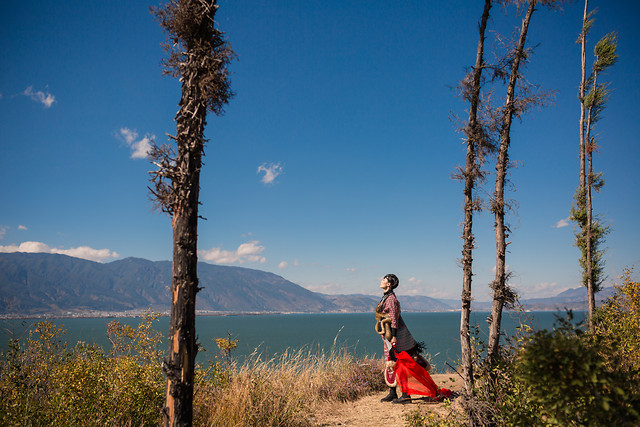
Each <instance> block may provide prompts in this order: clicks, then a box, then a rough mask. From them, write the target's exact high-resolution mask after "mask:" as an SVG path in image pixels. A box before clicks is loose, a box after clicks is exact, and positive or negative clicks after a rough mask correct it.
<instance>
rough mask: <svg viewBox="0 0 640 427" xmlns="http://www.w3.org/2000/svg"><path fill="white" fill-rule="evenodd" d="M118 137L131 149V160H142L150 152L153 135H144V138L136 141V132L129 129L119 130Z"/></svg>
mask: <svg viewBox="0 0 640 427" xmlns="http://www.w3.org/2000/svg"><path fill="white" fill-rule="evenodd" d="M119 136H120V138H121V139H123V140H124V142H126V143H127V145H128V146H129V148H131V158H132V159H144V158H146V157H147V156H148V155H149V151H151V141H153V140H154V139H155V138H156V136H155V135H149V134H147V135H145V136H144V138H142V139H138V132H137V131H135V130H132V129H129V128H120V133H119Z"/></svg>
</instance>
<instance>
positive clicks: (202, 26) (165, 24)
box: [150, 0, 234, 426]
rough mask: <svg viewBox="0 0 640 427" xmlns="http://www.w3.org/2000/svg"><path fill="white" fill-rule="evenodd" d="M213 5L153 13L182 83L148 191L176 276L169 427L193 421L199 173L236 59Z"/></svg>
mask: <svg viewBox="0 0 640 427" xmlns="http://www.w3.org/2000/svg"><path fill="white" fill-rule="evenodd" d="M217 8H218V6H217V4H216V0H170V1H169V2H168V3H167V4H165V5H164V6H163V7H161V8H153V9H152V13H153V14H154V15H155V17H156V18H157V19H158V21H159V22H160V25H161V26H162V28H163V29H164V30H165V32H166V33H167V36H168V41H167V43H166V44H165V45H164V47H165V50H166V51H167V53H168V57H167V58H166V59H165V60H163V62H162V65H163V66H164V74H167V75H170V76H172V77H177V78H179V79H180V81H181V82H182V97H181V99H180V103H179V104H178V105H179V107H180V108H179V110H178V112H177V114H176V117H175V121H176V135H175V136H171V135H169V138H170V139H171V140H172V141H175V144H176V145H177V154H176V153H175V151H174V149H173V148H172V145H169V144H167V145H163V146H161V147H159V146H156V145H154V146H153V149H152V152H151V153H150V157H151V159H152V161H153V163H154V164H155V165H156V166H157V167H158V169H157V170H156V171H153V172H150V173H151V175H152V177H151V182H152V186H151V187H150V191H151V193H152V195H153V198H154V200H155V202H156V203H157V205H158V206H159V207H160V208H161V209H162V210H163V211H164V212H167V213H168V214H169V215H170V216H171V217H172V221H171V226H172V228H173V269H172V283H171V320H170V326H169V337H168V341H169V356H168V360H166V361H165V362H164V364H163V368H164V371H165V373H166V375H167V395H166V400H165V406H164V408H163V414H164V425H165V426H187V425H191V424H192V418H193V379H194V366H195V357H196V353H197V351H198V344H197V343H196V331H195V307H196V293H197V292H198V272H197V263H198V256H197V249H198V247H197V241H198V218H199V215H198V205H199V191H200V169H201V167H202V157H203V155H204V146H205V142H206V141H205V139H204V128H205V125H206V116H207V112H208V111H211V112H213V113H215V114H216V115H221V114H222V113H223V107H224V105H225V104H227V103H228V101H229V99H230V98H231V97H232V96H233V93H232V91H231V89H230V86H229V78H228V72H227V65H228V64H229V62H230V61H231V60H232V59H233V58H234V53H233V51H232V50H231V48H230V46H229V44H228V43H227V42H226V41H225V39H224V34H223V33H222V32H221V31H220V30H218V29H217V28H216V23H215V19H214V18H215V14H216V11H217Z"/></svg>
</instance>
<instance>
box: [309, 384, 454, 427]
mask: <svg viewBox="0 0 640 427" xmlns="http://www.w3.org/2000/svg"><path fill="white" fill-rule="evenodd" d="M431 377H432V378H433V380H434V381H435V383H436V384H437V385H438V387H444V388H448V389H450V390H453V391H457V392H460V391H461V390H462V388H463V385H462V380H461V379H460V377H458V376H457V375H456V374H434V375H432V376H431ZM455 377H457V378H455ZM387 392H388V390H385V391H383V392H380V393H376V394H372V395H371V396H366V397H363V398H361V399H359V400H356V401H355V402H347V403H328V404H324V405H322V406H320V407H319V408H318V410H317V411H316V413H315V414H316V415H315V417H314V418H315V422H316V426H318V427H329V426H353V427H356V426H357V427H381V426H384V427H404V426H405V425H406V421H405V418H404V414H406V413H408V412H411V411H413V410H415V409H416V408H417V407H418V405H420V407H421V408H422V410H423V411H426V410H429V411H431V412H437V413H440V414H442V415H444V414H446V412H448V410H447V409H445V408H444V404H443V403H425V402H423V401H419V400H418V401H412V402H411V403H405V404H402V405H399V404H392V403H389V402H386V403H382V402H380V399H381V398H383V397H384V396H386V394H387Z"/></svg>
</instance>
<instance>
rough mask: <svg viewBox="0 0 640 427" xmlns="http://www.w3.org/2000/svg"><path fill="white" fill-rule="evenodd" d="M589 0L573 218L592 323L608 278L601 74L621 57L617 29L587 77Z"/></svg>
mask: <svg viewBox="0 0 640 427" xmlns="http://www.w3.org/2000/svg"><path fill="white" fill-rule="evenodd" d="M588 9H589V1H588V0H585V4H584V14H583V21H582V32H581V33H580V37H579V39H578V42H579V43H580V46H581V53H582V58H581V66H582V67H581V71H582V76H581V81H580V92H579V95H578V99H579V101H580V134H579V137H580V141H579V149H580V186H579V187H578V189H577V190H576V194H575V201H574V205H573V207H572V208H571V216H570V217H571V219H572V220H573V221H574V222H575V223H576V232H575V236H576V240H575V241H576V246H577V247H578V248H579V249H580V253H581V256H580V265H581V268H582V282H583V285H584V286H585V287H586V288H587V304H588V309H589V323H591V319H592V317H593V313H594V311H595V306H596V303H595V294H596V293H597V292H598V291H599V290H600V286H601V284H602V282H603V280H604V278H603V275H604V259H603V254H604V250H603V249H602V248H601V245H602V243H603V241H604V236H605V235H606V234H607V232H608V227H606V226H604V225H603V224H602V222H601V220H600V219H598V218H597V217H594V215H593V191H600V189H601V188H602V186H603V185H604V180H603V179H602V174H601V173H595V172H594V170H593V155H594V153H595V152H596V151H597V148H598V145H597V141H596V138H595V137H594V136H592V130H593V127H594V126H595V124H596V122H598V120H599V119H600V113H601V112H602V110H603V109H604V107H605V104H606V101H607V100H608V98H609V93H610V92H609V89H608V84H602V83H599V82H598V76H599V75H600V74H602V73H603V72H604V71H605V70H606V69H607V68H609V67H611V66H612V65H614V64H615V63H616V61H617V59H618V55H617V37H616V35H615V34H614V33H609V34H607V35H605V36H604V37H603V38H602V39H600V41H598V43H597V44H596V46H595V49H594V55H595V59H594V62H593V65H592V70H591V74H590V75H589V77H588V78H587V76H586V70H587V63H586V45H587V35H588V33H589V30H590V29H591V26H592V25H593V22H594V20H593V19H592V18H591V16H592V14H593V11H592V12H589V11H588Z"/></svg>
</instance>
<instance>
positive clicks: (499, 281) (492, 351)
mask: <svg viewBox="0 0 640 427" xmlns="http://www.w3.org/2000/svg"><path fill="white" fill-rule="evenodd" d="M535 5H536V1H535V0H531V1H530V2H529V8H528V9H527V14H526V15H525V18H524V20H523V22H522V29H521V31H520V38H519V39H518V44H517V47H516V51H515V55H514V58H513V63H512V64H511V75H510V77H509V84H508V86H507V96H506V100H505V107H504V111H503V115H502V127H501V129H500V147H499V149H498V160H497V162H496V185H495V192H494V200H493V203H492V210H493V213H494V217H495V225H494V226H495V232H496V276H495V280H494V282H493V284H492V288H493V305H492V308H491V322H490V325H489V345H488V354H487V356H488V359H489V361H490V362H491V361H492V360H493V359H494V357H495V356H496V355H497V353H498V347H499V344H500V325H501V322H502V310H503V308H504V304H505V301H507V300H508V295H509V293H510V292H509V289H507V286H506V267H505V266H506V265H505V258H506V251H507V244H508V243H507V242H506V238H507V235H508V228H507V227H506V225H505V219H504V217H505V200H504V186H505V181H506V176H507V169H508V166H509V145H510V142H511V138H510V133H511V123H512V121H513V114H514V111H515V105H514V102H515V89H516V83H517V80H518V69H519V67H520V62H521V59H522V57H523V54H524V45H525V42H526V39H527V30H528V28H529V22H530V21H531V15H532V14H533V11H534V10H535Z"/></svg>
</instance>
